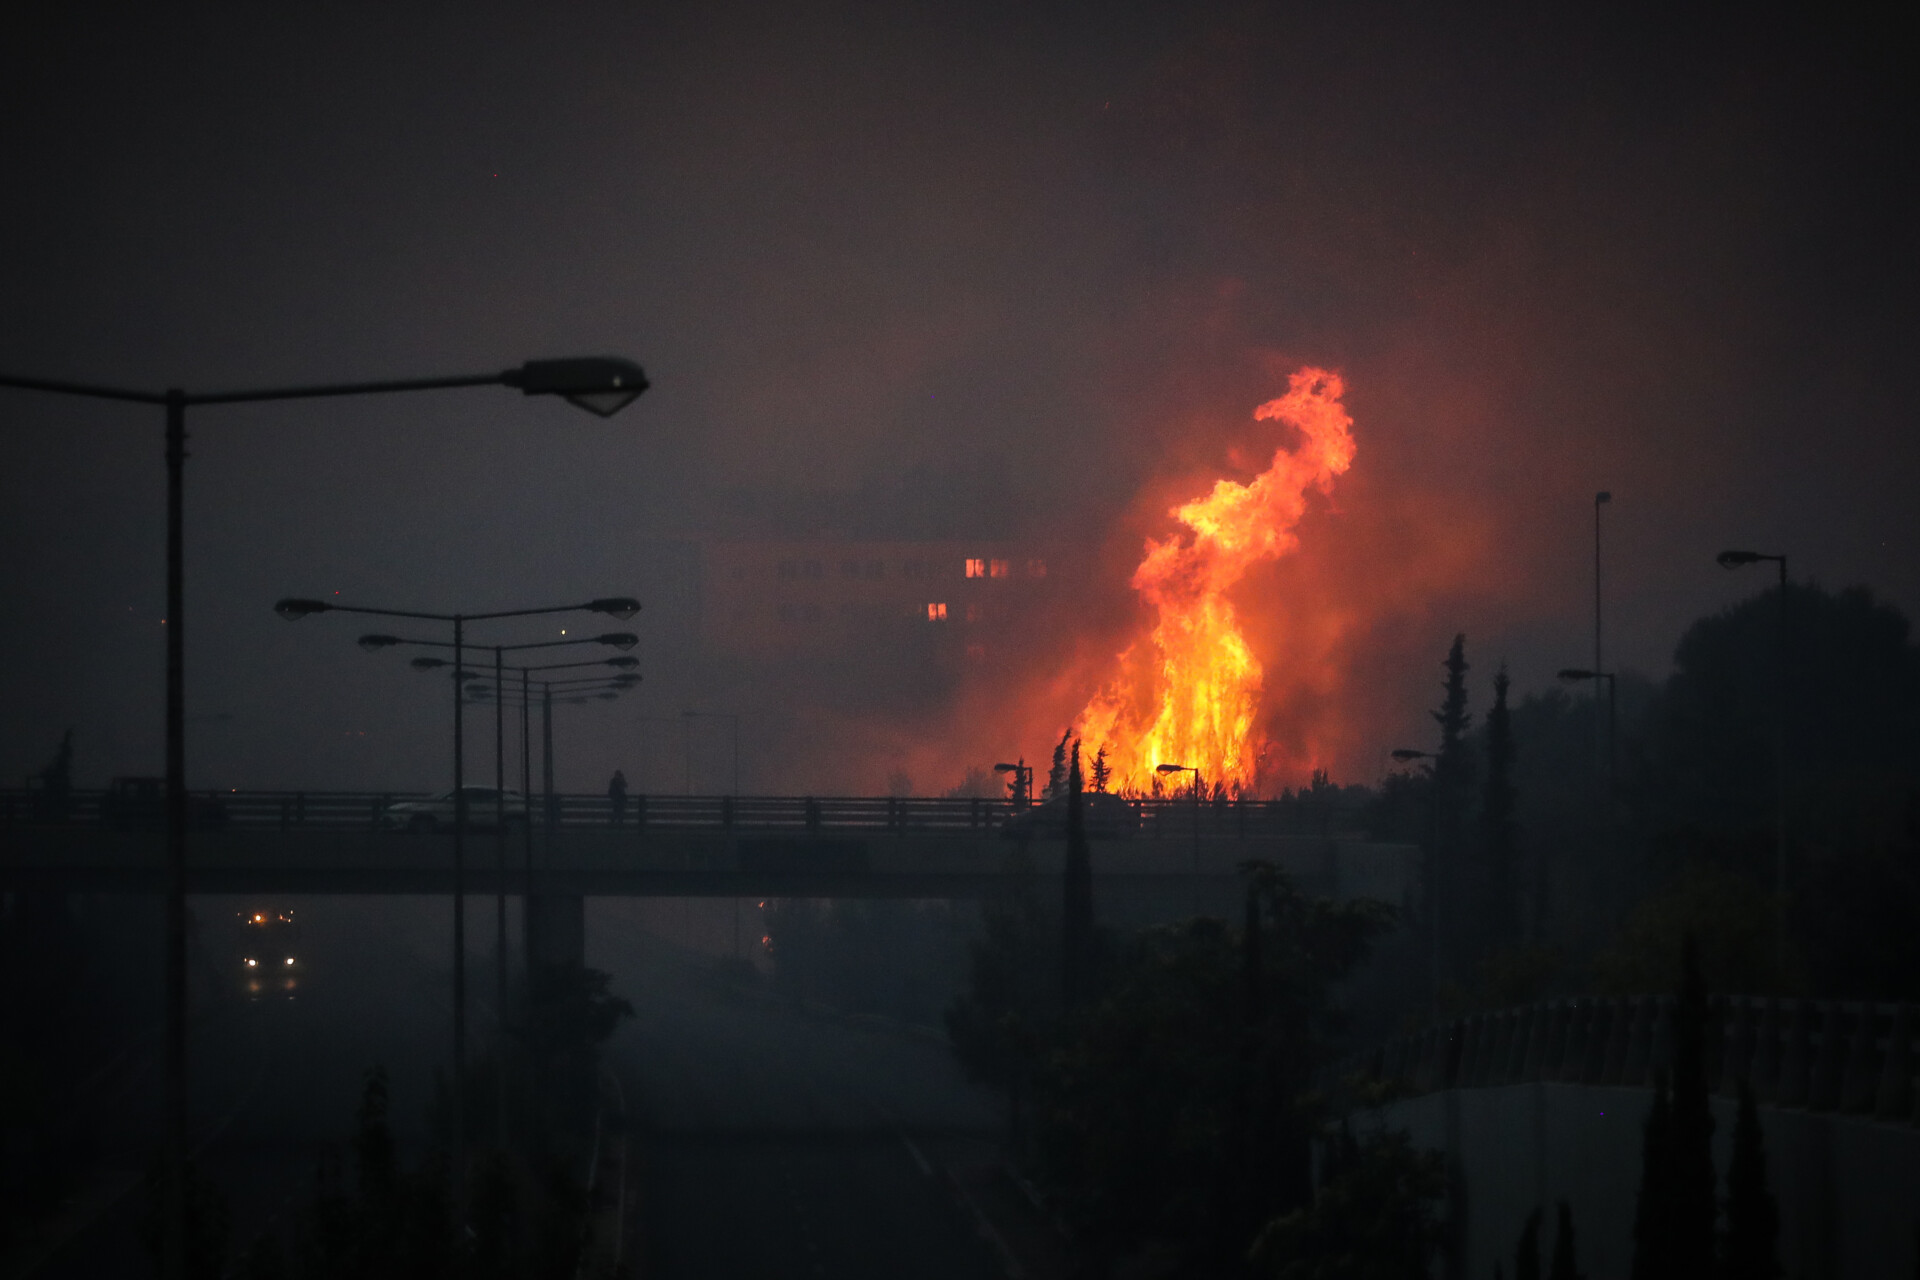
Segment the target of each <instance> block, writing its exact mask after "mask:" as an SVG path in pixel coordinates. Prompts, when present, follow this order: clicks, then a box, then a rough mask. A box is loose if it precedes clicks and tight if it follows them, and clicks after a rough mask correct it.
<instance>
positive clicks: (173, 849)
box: [0, 356, 647, 1277]
mask: <svg viewBox="0 0 1920 1280" xmlns="http://www.w3.org/2000/svg"><path fill="white" fill-rule="evenodd" d="M487 386H504V387H516V388H518V389H519V390H520V391H522V392H524V393H525V394H527V395H530V396H535V395H557V396H560V397H562V398H563V399H565V400H567V401H568V402H569V403H571V404H574V405H577V406H579V407H580V408H582V409H585V410H587V411H588V412H589V413H593V414H596V415H598V416H599V417H602V418H607V417H612V416H613V415H614V414H616V413H618V412H619V411H620V410H622V409H624V408H626V406H627V405H629V404H631V403H632V402H633V401H634V400H636V399H638V398H639V396H640V394H641V393H642V392H644V391H645V390H646V389H647V377H646V374H645V373H643V372H642V371H641V369H640V366H639V365H637V364H635V363H633V362H632V361H631V360H623V359H619V358H617V357H610V356H609V357H588V358H584V359H581V358H576V359H565V360H529V361H527V362H526V363H525V364H522V365H520V366H519V367H518V368H514V369H507V370H504V371H502V372H500V373H491V374H473V375H468V376H455V377H448V378H403V379H397V380H389V381H381V382H341V383H330V384H321V385H314V386H295V387H265V388H255V389H253V390H244V391H212V392H188V391H184V390H181V389H180V388H178V387H170V388H168V389H167V390H165V391H142V390H135V389H130V388H126V387H109V386H102V385H99V384H96V383H86V382H67V381H64V380H61V379H54V378H28V377H21V376H19V375H16V374H5V373H0V387H11V388H15V389H18V390H23V391H43V392H47V393H49V394H52V395H64V396H78V397H81V398H84V399H92V400H118V401H122V402H125V403H131V404H146V405H157V406H159V407H161V408H162V409H164V410H165V412H166V450H165V451H166V463H167V618H166V628H167V656H166V672H167V675H166V680H167V710H166V756H167V762H166V763H167V901H166V916H167V937H166V961H165V969H166V987H167V994H166V1042H165V1055H164V1057H165V1085H164V1094H165V1101H164V1104H163V1106H164V1111H165V1115H164V1117H163V1123H162V1125H161V1133H162V1138H161V1144H162V1163H163V1164H164V1166H165V1173H166V1177H165V1182H164V1185H163V1188H162V1196H163V1203H162V1214H161V1273H162V1275H164V1276H167V1277H178V1276H180V1275H181V1274H183V1272H184V1271H185V1268H186V1253H185V1249H186V1234H185V1233H186V1216H185V1215H186V1198H185V1191H186V1187H185V1182H184V1177H185V1172H184V1171H185V1167H186V1161H187V924H186V919H187V888H186V884H187V781H186V777H187V771H186V678H185V673H186V641H185V637H186V607H185V604H186V602H185V596H186V590H185V583H186V573H185V553H184V547H185V540H184V526H185V522H184V511H185V494H184V489H183V484H182V481H183V476H184V473H185V470H186V462H187V409H188V407H189V406H193V405H217V404H256V403H263V402H265V401H269V400H312V399H320V398H328V397H334V396H358V395H387V394H392V393H397V392H402V391H440V390H451V389H454V388H459V387H487Z"/></svg>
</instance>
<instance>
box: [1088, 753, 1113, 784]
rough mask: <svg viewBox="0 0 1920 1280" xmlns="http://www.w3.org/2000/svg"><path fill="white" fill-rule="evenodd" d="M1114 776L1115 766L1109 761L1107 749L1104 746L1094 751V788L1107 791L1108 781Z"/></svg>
mask: <svg viewBox="0 0 1920 1280" xmlns="http://www.w3.org/2000/svg"><path fill="white" fill-rule="evenodd" d="M1112 778H1113V767H1112V766H1111V765H1109V764H1108V763H1107V749H1106V747H1104V746H1102V747H1101V748H1100V749H1099V750H1098V751H1096V752H1094V753H1093V789H1094V790H1095V791H1099V792H1103V793H1104V792H1105V791H1106V789H1107V783H1108V782H1109V781H1111V780H1112Z"/></svg>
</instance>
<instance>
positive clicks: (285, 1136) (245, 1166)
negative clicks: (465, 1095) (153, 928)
mask: <svg viewBox="0 0 1920 1280" xmlns="http://www.w3.org/2000/svg"><path fill="white" fill-rule="evenodd" d="M279 901H285V902H289V903H291V904H292V905H294V906H295V907H296V909H297V913H298V914H299V916H300V918H301V925H302V937H301V940H300V942H301V945H300V949H301V951H302V952H303V956H302V959H303V961H304V963H305V965H306V971H307V981H306V984H305V986H304V988H303V989H302V990H301V991H300V992H299V994H298V996H297V998H295V999H292V1000H285V999H276V1000H261V1001H254V1002H248V1001H244V1000H234V1001H231V1002H226V1003H218V1004H213V1005H210V1006H208V1007H206V1008H204V1009H202V1010H200V1011H199V1013H198V1015H197V1016H196V1018H195V1020H194V1023H193V1026H192V1030H191V1036H190V1040H189V1056H188V1070H189V1082H190V1087H191V1103H192V1106H191V1123H190V1126H189V1131H190V1133H191V1134H192V1141H193V1144H194V1147H195V1161H196V1164H197V1166H198V1167H199V1168H200V1169H201V1170H202V1171H203V1172H204V1174H205V1175H206V1176H207V1177H208V1178H209V1179H210V1180H211V1181H212V1182H213V1184H214V1185H215V1186H216V1187H218V1188H219V1190H220V1192H221V1194H222V1196H223V1197H224V1199H225V1201H226V1205H227V1210H228V1213H229V1216H230V1222H231V1239H232V1255H233V1256H234V1257H236V1258H237V1257H238V1255H239V1253H240V1251H241V1250H242V1249H244V1248H245V1247H246V1246H247V1245H248V1244H249V1243H250V1242H251V1241H252V1240H253V1239H254V1238H255V1237H256V1236H257V1235H258V1234H259V1233H260V1232H261V1231H262V1230H265V1229H269V1228H272V1227H278V1228H282V1229H284V1227H285V1226H286V1225H287V1224H288V1223H289V1222H290V1221H291V1220H292V1218H293V1217H294V1216H295V1215H296V1214H297V1213H298V1212H299V1211H300V1209H301V1208H302V1207H303V1206H304V1204H305V1203H306V1202H307V1200H308V1198H309V1197H310V1196H311V1194H312V1191H313V1188H314V1179H315V1171H316V1169H317V1168H318V1167H319V1162H320V1160H321V1158H322V1155H323V1154H324V1153H326V1152H328V1151H329V1150H331V1151H333V1152H335V1153H343V1152H344V1151H345V1148H346V1143H347V1140H348V1139H349V1138H350V1137H351V1135H352V1131H353V1125H354V1112H355V1108H356V1107H357V1106H358V1104H359V1101H360V1096H361V1090H362V1087H363V1084H364V1081H365V1075H366V1072H367V1070H368V1068H370V1067H372V1066H374V1065H375V1064H379V1065H382V1066H384V1067H385V1068H386V1069H387V1072H388V1075H389V1079H390V1089H391V1097H392V1106H393V1122H394V1128H395V1133H396V1136H397V1137H398V1138H399V1139H400V1141H401V1144H402V1150H403V1153H407V1154H410V1153H413V1152H417V1151H418V1149H419V1148H420V1146H421V1145H422V1143H423V1140H424V1136H425V1124H426V1111H427V1106H428V1100H429V1098H430V1097H431V1089H432V1069H433V1066H434V1064H436V1063H437V1062H439V1061H441V1060H442V1058H443V1057H444V1056H445V1054H446V1051H447V1049H448V1043H447V1042H448V1040H449V1038H450V1036H451V1025H450V1018H449V1015H448V1013H447V1009H448V982H447V979H446V975H445V971H444V970H445V966H444V963H443V964H442V965H441V966H440V968H439V969H437V970H436V968H435V967H434V965H433V964H432V962H431V959H430V958H429V957H430V955H431V949H432V945H433V942H434V940H435V939H443V938H444V937H445V936H446V934H445V930H444V927H443V921H442V919H441V918H442V917H444V916H446V915H447V914H448V912H447V910H446V908H445V906H444V904H443V903H431V902H423V901H419V900H405V899H397V900H391V901H380V902H375V901H371V900H368V899H285V900H279ZM239 905H240V903H239V900H226V899H199V900H196V903H195V909H196V912H197V913H199V914H200V915H201V917H202V919H203V921H204V920H211V919H215V918H217V917H218V916H219V915H220V913H222V912H224V911H229V910H233V909H236V908H237V907H238V906H239ZM262 905H270V904H262ZM475 976H478V975H475ZM481 1025H484V1023H482V1024H481ZM160 1083H161V1073H160V1062H159V1046H158V1044H157V1043H155V1042H148V1043H145V1044H143V1045H141V1046H138V1047H137V1048H136V1049H135V1050H134V1052H133V1053H131V1054H130V1055H129V1056H128V1057H127V1058H126V1059H125V1060H123V1061H122V1062H121V1063H120V1064H119V1065H118V1066H117V1067H116V1068H115V1069H113V1070H112V1071H110V1072H109V1073H108V1076H107V1079H106V1080H105V1082H104V1083H103V1084H102V1085H101V1086H100V1087H99V1088H98V1089H96V1090H95V1091H94V1092H93V1095H92V1096H93V1103H94V1106H93V1115H94V1118H95V1122H96V1126H97V1129H96V1132H97V1133H98V1136H99V1140H100V1146H101V1157H102V1158H101V1162H100V1169H99V1170H98V1172H97V1174H96V1176H95V1177H94V1178H93V1179H92V1180H91V1181H90V1184H89V1186H88V1187H87V1189H86V1190H84V1191H83V1192H82V1194H81V1196H80V1197H79V1198H78V1199H77V1200H76V1202H75V1203H74V1204H73V1205H72V1206H71V1207H70V1209H69V1211H68V1213H67V1214H66V1215H65V1218H64V1220H63V1221H62V1222H60V1223H59V1224H58V1226H57V1228H56V1230H55V1232H54V1233H53V1235H54V1236H55V1237H63V1238H56V1239H49V1240H46V1241H44V1242H43V1243H42V1245H41V1246H40V1247H39V1248H34V1249H29V1250H24V1251H22V1252H20V1253H19V1254H16V1255H15V1256H12V1257H9V1258H8V1259H7V1260H6V1262H7V1265H8V1268H9V1270H10V1272H11V1274H12V1275H15V1276H32V1277H34V1278H35V1280H66V1278H67V1277H75V1278H79V1277H98V1276H142V1275H149V1274H152V1269H151V1264H150V1260H149V1256H148V1254H147V1251H146V1247H145V1245H144V1244H143V1242H142V1234H141V1233H142V1220H143V1218H144V1216H145V1215H146V1213H147V1212H148V1211H149V1206H148V1194H147V1190H146V1188H145V1186H144V1183H143V1176H144V1173H145V1171H146V1168H147V1162H148V1161H149V1160H150V1159H151V1158H152V1154H153V1152H154V1151H155V1150H156V1149H157V1145H158V1135H159V1115H160ZM403 1158H404V1157H403Z"/></svg>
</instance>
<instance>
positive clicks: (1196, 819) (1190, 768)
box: [1153, 764, 1200, 916]
mask: <svg viewBox="0 0 1920 1280" xmlns="http://www.w3.org/2000/svg"><path fill="white" fill-rule="evenodd" d="M1153 771H1154V772H1155V773H1158V774H1172V773H1190V774H1192V775H1193V914H1194V915H1196V916H1197V915H1199V914H1200V767H1199V766H1198V765H1192V764H1157V765H1155V766H1153Z"/></svg>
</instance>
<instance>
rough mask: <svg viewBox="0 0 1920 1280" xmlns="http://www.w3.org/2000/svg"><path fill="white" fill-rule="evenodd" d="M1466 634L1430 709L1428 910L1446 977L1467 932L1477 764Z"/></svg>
mask: <svg viewBox="0 0 1920 1280" xmlns="http://www.w3.org/2000/svg"><path fill="white" fill-rule="evenodd" d="M1466 648H1467V637H1466V635H1465V634H1464V633H1463V634H1460V635H1456V636H1454V638H1453V647H1452V648H1450V649H1448V650H1447V658H1446V661H1445V662H1443V663H1442V664H1441V665H1442V666H1443V667H1444V668H1445V669H1446V672H1447V678H1446V680H1445V682H1443V683H1442V685H1441V688H1442V690H1444V696H1443V697H1442V699H1441V702H1440V709H1439V710H1438V711H1433V712H1430V713H1429V714H1430V715H1432V716H1433V719H1434V722H1435V723H1436V724H1438V725H1439V726H1440V750H1439V751H1438V752H1436V753H1435V759H1434V761H1433V775H1432V776H1433V847H1432V848H1431V849H1430V850H1428V855H1427V856H1428V858H1429V860H1430V863H1431V865H1430V866H1429V868H1428V871H1427V874H1428V893H1429V894H1430V895H1431V896H1430V898H1429V905H1428V910H1429V911H1430V912H1433V913H1436V921H1437V922H1436V926H1435V927H1436V928H1437V929H1438V930H1440V933H1439V934H1438V941H1439V943H1440V946H1439V961H1440V964H1439V968H1440V972H1439V973H1438V974H1436V975H1435V976H1436V977H1437V978H1440V979H1445V978H1446V977H1447V976H1448V975H1449V973H1450V972H1451V968H1452V966H1451V960H1452V957H1453V955H1454V953H1455V947H1454V945H1453V943H1454V939H1456V938H1459V937H1462V936H1465V933H1464V929H1463V924H1464V922H1463V920H1462V918H1461V916H1462V913H1461V910H1460V908H1461V906H1462V905H1463V904H1462V900H1461V898H1462V895H1461V893H1460V891H1459V887H1458V886H1459V884H1460V881H1461V876H1460V874H1459V872H1460V853H1461V849H1460V846H1461V822H1462V818H1463V815H1464V814H1465V812H1466V807H1467V806H1466V798H1467V792H1468V789H1469V788H1470V787H1471V785H1472V782H1473V766H1472V762H1471V761H1470V760H1469V759H1468V757H1467V749H1466V744H1465V741H1464V739H1465V737H1466V733H1467V730H1468V729H1469V728H1471V727H1472V725H1473V716H1472V714H1471V713H1470V712H1469V711H1468V710H1467V657H1466Z"/></svg>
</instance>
